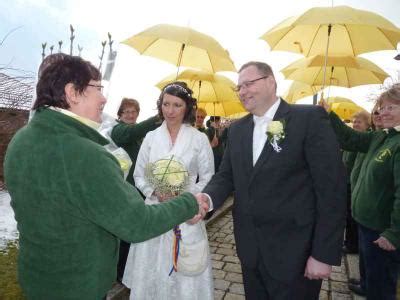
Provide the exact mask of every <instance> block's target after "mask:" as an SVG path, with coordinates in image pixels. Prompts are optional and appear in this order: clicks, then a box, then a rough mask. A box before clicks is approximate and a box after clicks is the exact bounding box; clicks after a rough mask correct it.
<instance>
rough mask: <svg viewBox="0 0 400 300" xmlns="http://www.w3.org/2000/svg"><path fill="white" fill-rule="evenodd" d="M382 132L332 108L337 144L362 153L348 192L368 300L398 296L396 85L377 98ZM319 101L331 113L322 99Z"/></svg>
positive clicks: (399, 89)
mask: <svg viewBox="0 0 400 300" xmlns="http://www.w3.org/2000/svg"><path fill="white" fill-rule="evenodd" d="M377 103H378V110H377V111H378V112H379V116H380V117H381V121H382V126H383V128H385V129H384V130H379V131H372V132H357V131H355V130H353V129H351V128H349V127H347V126H346V125H344V124H343V123H342V121H341V120H340V119H339V118H338V117H337V116H336V114H335V113H333V112H330V114H329V116H330V120H331V124H332V127H333V129H334V131H335V133H336V135H337V137H338V140H339V142H340V144H341V147H342V148H343V149H345V150H348V151H358V152H364V153H366V155H365V158H364V160H363V162H362V166H361V169H360V171H359V175H358V178H357V181H356V184H355V186H354V188H353V190H352V207H351V208H352V215H353V218H354V219H355V220H356V221H357V223H358V228H359V235H360V238H359V242H360V255H361V256H362V258H363V264H364V270H365V285H366V286H365V288H366V296H367V299H368V300H376V299H396V285H397V277H398V262H399V257H400V252H399V247H400V181H399V180H400V178H399V176H398V174H399V168H400V84H399V83H397V84H394V85H393V86H391V87H390V88H389V89H388V90H387V91H385V92H383V93H382V94H381V95H380V96H379V98H378V101H377ZM321 105H322V106H323V107H324V108H325V109H326V110H327V111H329V106H328V105H327V104H326V102H324V101H321Z"/></svg>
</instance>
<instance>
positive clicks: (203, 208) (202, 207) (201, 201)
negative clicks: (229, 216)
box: [186, 194, 210, 225]
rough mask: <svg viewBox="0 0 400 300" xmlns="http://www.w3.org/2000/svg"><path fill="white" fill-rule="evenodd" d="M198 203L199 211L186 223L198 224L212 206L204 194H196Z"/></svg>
mask: <svg viewBox="0 0 400 300" xmlns="http://www.w3.org/2000/svg"><path fill="white" fill-rule="evenodd" d="M195 197H196V200H197V204H198V205H199V212H198V213H197V214H196V215H195V216H194V217H193V218H192V219H190V220H188V221H187V222H186V223H188V224H192V225H193V224H196V223H197V222H199V221H200V220H202V219H204V217H205V215H206V213H207V212H208V210H209V208H210V204H209V202H208V198H207V196H206V195H204V194H197V195H196V196H195Z"/></svg>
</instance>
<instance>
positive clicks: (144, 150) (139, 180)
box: [133, 132, 154, 197]
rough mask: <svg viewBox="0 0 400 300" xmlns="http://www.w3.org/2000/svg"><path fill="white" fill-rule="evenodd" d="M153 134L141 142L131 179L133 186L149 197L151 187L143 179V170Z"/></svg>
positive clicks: (152, 190) (151, 192)
mask: <svg viewBox="0 0 400 300" xmlns="http://www.w3.org/2000/svg"><path fill="white" fill-rule="evenodd" d="M152 137H153V133H152V132H149V133H148V134H147V135H146V137H145V138H144V140H143V143H142V145H141V147H140V150H139V154H138V157H137V159H136V165H135V171H134V172H133V178H134V179H135V186H136V187H137V188H138V189H139V190H140V191H141V192H142V193H143V195H145V196H146V197H150V196H151V194H153V192H154V189H153V187H152V186H151V185H150V184H149V183H148V182H147V180H146V177H145V169H146V166H147V164H148V163H149V155H150V148H151V144H152V140H153V138H152Z"/></svg>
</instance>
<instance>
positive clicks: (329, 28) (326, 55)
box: [321, 24, 332, 98]
mask: <svg viewBox="0 0 400 300" xmlns="http://www.w3.org/2000/svg"><path fill="white" fill-rule="evenodd" d="M331 31H332V24H329V25H328V41H327V43H326V50H325V61H324V80H323V81H322V90H323V89H324V88H325V79H326V66H327V64H328V49H329V39H330V37H331ZM323 94H324V92H323V91H322V93H321V98H322V96H323Z"/></svg>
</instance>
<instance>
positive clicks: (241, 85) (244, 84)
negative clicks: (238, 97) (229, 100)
mask: <svg viewBox="0 0 400 300" xmlns="http://www.w3.org/2000/svg"><path fill="white" fill-rule="evenodd" d="M267 77H269V75H266V76H263V77H260V78H256V79H253V80H248V81H244V82H242V84H239V85H237V86H236V87H235V89H234V91H235V92H239V91H240V90H241V88H243V87H244V88H246V89H248V88H249V87H251V86H252V85H253V84H254V83H255V82H256V81H259V80H261V79H265V78H267Z"/></svg>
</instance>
